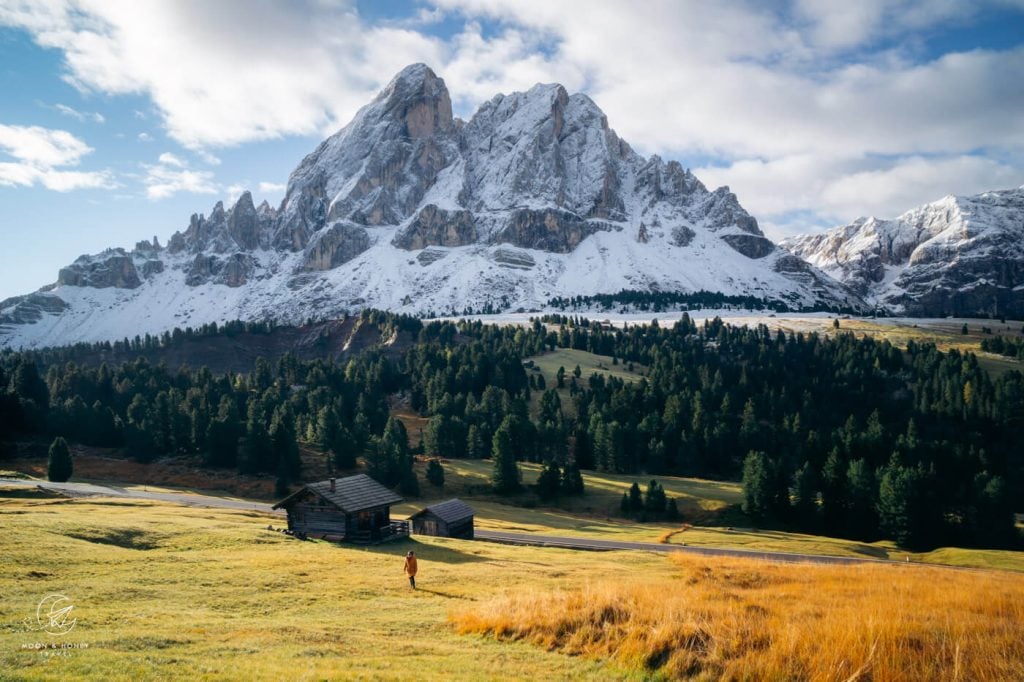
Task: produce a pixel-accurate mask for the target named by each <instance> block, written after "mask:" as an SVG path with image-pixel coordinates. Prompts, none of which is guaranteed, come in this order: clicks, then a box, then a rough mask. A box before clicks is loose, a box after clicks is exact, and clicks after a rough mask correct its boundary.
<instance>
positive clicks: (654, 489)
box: [644, 480, 667, 514]
mask: <svg viewBox="0 0 1024 682" xmlns="http://www.w3.org/2000/svg"><path fill="white" fill-rule="evenodd" d="M666 503H667V502H666V499H665V489H664V488H663V487H662V486H661V484H659V483H658V482H657V481H655V480H652V481H651V482H650V483H648V484H647V494H646V495H645V496H644V509H646V510H647V512H648V513H650V514H661V513H662V512H664V511H665V505H666Z"/></svg>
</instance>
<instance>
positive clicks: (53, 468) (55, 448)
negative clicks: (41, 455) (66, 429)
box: [46, 436, 74, 483]
mask: <svg viewBox="0 0 1024 682" xmlns="http://www.w3.org/2000/svg"><path fill="white" fill-rule="evenodd" d="M73 471H74V462H73V461H72V459H71V450H69V449H68V444H67V441H65V440H64V439H63V438H61V437H60V436H57V437H56V438H54V439H53V443H51V444H50V451H49V459H48V461H47V465H46V478H47V480H49V481H53V482H54V483H63V482H64V481H67V480H68V479H70V478H71V474H72V472H73Z"/></svg>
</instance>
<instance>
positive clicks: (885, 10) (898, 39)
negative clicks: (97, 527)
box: [0, 0, 1024, 299]
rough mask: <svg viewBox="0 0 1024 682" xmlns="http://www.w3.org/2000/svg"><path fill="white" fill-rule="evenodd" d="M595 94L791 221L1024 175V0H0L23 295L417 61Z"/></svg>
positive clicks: (13, 271)
mask: <svg viewBox="0 0 1024 682" xmlns="http://www.w3.org/2000/svg"><path fill="white" fill-rule="evenodd" d="M418 61H422V62H425V63H427V64H429V65H430V66H431V67H432V68H433V69H434V70H435V71H436V72H437V73H438V74H439V75H440V76H441V77H443V78H444V79H445V81H446V82H447V84H448V87H449V89H450V90H451V93H452V98H453V101H454V105H455V109H456V114H457V115H460V116H462V117H468V116H470V115H471V114H472V112H473V111H474V109H475V108H476V106H477V105H478V104H479V103H480V102H482V101H484V100H486V99H489V98H490V97H491V96H492V95H494V94H495V93H497V92H509V91H512V90H523V89H526V88H529V87H530V86H531V85H533V84H534V83H537V82H559V83H562V84H563V85H565V86H566V88H568V89H569V90H570V91H571V92H575V91H582V92H586V93H588V94H589V95H591V97H592V98H593V99H594V100H595V101H596V102H597V103H598V105H599V106H601V107H602V108H603V109H604V111H605V112H606V113H607V115H608V118H609V122H610V124H611V126H612V127H613V128H615V129H616V131H617V132H618V133H619V134H620V135H621V136H622V137H623V138H625V139H626V140H627V141H629V142H630V143H631V144H632V145H633V146H634V148H636V149H637V150H639V151H641V152H642V153H645V154H652V153H658V154H660V155H662V156H663V157H666V158H674V159H678V160H679V161H681V162H682V163H683V165H684V166H687V167H690V168H692V169H693V170H694V172H695V173H696V174H697V175H698V177H700V178H701V179H702V180H703V181H704V183H705V184H706V185H708V186H709V187H710V188H713V187H716V186H718V185H726V184H727V185H729V186H731V187H732V189H733V191H735V192H736V193H737V195H738V196H739V199H740V202H741V203H742V204H743V205H744V206H745V207H746V208H747V209H748V210H750V211H751V212H752V213H753V214H754V215H755V216H756V217H757V218H758V219H759V220H760V222H761V225H762V227H763V228H764V229H765V231H766V232H767V233H768V234H769V235H770V236H772V237H781V236H785V235H787V234H793V233H796V232H801V231H810V230H815V229H822V228H824V227H830V226H833V225H837V224H843V223H846V222H848V221H850V220H851V219H853V218H856V217H857V216H860V215H878V216H881V217H892V216H894V215H897V214H899V213H901V212H903V211H904V210H906V209H909V208H911V207H913V206H915V205H917V204H920V203H924V202H926V201H930V200H933V199H937V198H939V197H941V196H943V195H946V194H950V193H954V194H971V193H977V192H980V191H984V190H988V189H1001V188H1007V187H1015V186H1020V185H1022V184H1024V0H992V1H990V2H986V1H984V0H976V1H974V2H965V1H961V0H929V1H927V2H904V1H901V0H858V2H846V1H843V0H794V1H793V2H757V1H754V0H752V1H751V2H726V1H715V2H711V1H709V0H704V1H696V0H695V1H692V2H687V1H685V0H665V1H654V0H645V1H644V2H625V1H624V2H612V1H603V0H587V1H586V2H584V1H583V0H579V1H576V0H564V1H553V0H538V1H532V0H437V1H436V2H427V1H423V2H395V1H392V0H378V1H376V2H374V1H367V2H352V1H349V0H309V1H307V2H284V1H283V0H281V1H277V2H272V1H269V0H217V1H216V2H210V1H208V0H37V1H35V2H21V1H19V0H0V93H2V95H0V237H2V242H0V244H2V246H0V249H2V250H0V299H2V298H4V297H5V296H9V295H14V294H18V293H25V292H28V291H31V290H34V289H36V288H38V287H39V286H41V285H44V284H47V283H49V282H52V281H54V280H55V279H56V272H57V269H58V268H59V267H60V266H61V265H64V264H67V263H69V262H70V261H72V260H73V259H74V258H75V257H77V256H78V255H80V254H82V253H86V252H96V251H99V250H101V249H102V248H104V247H107V246H128V247H130V246H132V245H133V244H134V243H135V242H136V241H137V240H139V239H142V238H148V237H151V236H153V235H157V236H159V237H160V239H161V241H166V239H167V237H169V236H170V235H171V234H172V233H173V232H174V231H175V230H178V229H182V228H184V227H185V226H186V225H187V223H188V216H189V215H190V214H191V213H193V212H205V213H208V212H209V210H210V208H211V207H212V205H213V204H214V203H215V202H216V201H217V200H219V199H224V200H228V201H230V200H232V199H233V198H234V197H236V196H237V195H238V193H239V192H240V191H241V190H242V188H248V189H251V190H252V191H253V194H254V197H255V198H256V200H257V202H259V201H260V200H261V199H263V198H265V199H267V200H269V201H270V202H271V203H272V204H276V203H277V202H279V201H280V200H281V198H282V196H283V192H284V186H285V183H286V182H287V176H288V173H289V172H290V171H291V169H292V168H294V167H295V165H296V164H297V163H298V162H299V160H300V159H301V158H302V157H303V156H304V155H305V154H306V153H308V152H309V151H311V150H312V149H313V148H314V147H315V145H316V144H317V143H318V142H319V140H320V139H322V138H323V137H324V136H326V135H328V134H330V133H331V132H333V131H335V130H336V129H337V128H339V127H341V126H342V125H344V124H345V123H346V122H347V121H348V120H349V119H350V118H351V116H352V115H353V114H354V113H355V111H356V110H357V109H358V108H359V107H360V106H361V105H362V104H364V103H366V101H367V100H368V99H369V98H371V97H372V96H373V95H374V93H375V92H376V91H377V90H378V89H379V88H380V87H381V86H382V85H383V84H384V83H386V82H387V81H388V80H389V79H390V77H391V76H392V75H394V73H395V72H397V71H398V70H400V69H401V68H402V67H403V66H405V65H407V64H409V63H412V62H418Z"/></svg>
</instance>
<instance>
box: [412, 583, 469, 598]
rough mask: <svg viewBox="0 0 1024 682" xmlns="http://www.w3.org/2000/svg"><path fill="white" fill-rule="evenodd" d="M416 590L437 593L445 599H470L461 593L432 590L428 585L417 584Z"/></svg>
mask: <svg viewBox="0 0 1024 682" xmlns="http://www.w3.org/2000/svg"><path fill="white" fill-rule="evenodd" d="M416 591H417V592H426V593H427V594H433V595H437V596H438V597H444V598H445V599H470V598H469V597H466V596H463V595H461V594H451V593H450V592H442V591H441V590H432V589H430V588H429V587H423V586H417V587H416Z"/></svg>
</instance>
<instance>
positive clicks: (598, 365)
mask: <svg viewBox="0 0 1024 682" xmlns="http://www.w3.org/2000/svg"><path fill="white" fill-rule="evenodd" d="M524 364H525V365H526V367H527V371H528V372H531V373H536V374H540V375H541V376H543V377H544V383H545V386H546V387H547V388H554V389H557V390H558V397H559V398H560V399H561V400H562V410H563V411H564V412H565V414H566V415H569V416H574V415H575V413H574V411H573V410H574V407H573V404H572V399H571V396H570V395H569V384H570V382H571V381H572V379H573V370H575V369H576V366H577V365H579V368H580V378H579V379H577V380H576V381H577V383H578V384H579V385H580V386H586V385H587V379H589V378H590V376H591V375H592V374H594V373H595V372H596V373H598V374H603V375H605V376H611V377H615V378H617V379H622V380H623V381H637V380H639V379H640V377H641V376H643V372H645V371H646V368H645V367H643V366H641V365H637V364H634V365H633V369H629V366H628V365H626V364H622V363H619V364H613V363H612V358H611V357H609V356H606V355H595V354H594V353H588V352H587V351H582V350H573V349H572V348H556V349H555V350H553V351H551V352H548V353H544V354H543V355H535V356H533V357H531V358H528V359H527V360H525V361H524ZM560 367H564V368H565V385H564V387H563V388H560V389H559V388H558V369H559V368H560ZM539 404H540V393H535V394H534V395H533V400H532V405H531V408H532V410H533V411H534V412H536V411H537V410H538V409H539V408H538V406H539Z"/></svg>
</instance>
